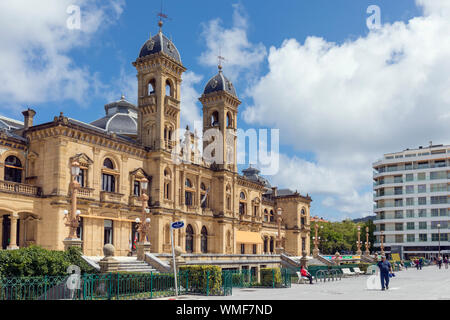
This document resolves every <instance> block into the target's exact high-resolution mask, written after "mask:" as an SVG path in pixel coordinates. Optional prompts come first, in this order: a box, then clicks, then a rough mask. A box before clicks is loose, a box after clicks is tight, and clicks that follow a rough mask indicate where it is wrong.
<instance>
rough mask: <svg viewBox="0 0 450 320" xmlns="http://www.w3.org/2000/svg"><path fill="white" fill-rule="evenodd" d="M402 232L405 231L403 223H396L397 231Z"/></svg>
mask: <svg viewBox="0 0 450 320" xmlns="http://www.w3.org/2000/svg"><path fill="white" fill-rule="evenodd" d="M402 230H403V223H396V224H395V231H402Z"/></svg>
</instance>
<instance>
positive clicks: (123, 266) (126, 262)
mask: <svg viewBox="0 0 450 320" xmlns="http://www.w3.org/2000/svg"><path fill="white" fill-rule="evenodd" d="M102 258H103V257H98V256H96V257H83V259H84V260H86V261H87V262H88V263H90V264H91V265H93V266H95V265H97V266H98V263H99V261H100V260H101V259H102ZM114 259H116V260H117V261H119V271H123V272H140V273H150V272H153V273H158V272H159V271H158V270H156V269H155V268H153V267H152V266H151V265H149V264H148V263H146V262H144V261H138V260H137V258H136V257H114ZM98 269H100V267H98Z"/></svg>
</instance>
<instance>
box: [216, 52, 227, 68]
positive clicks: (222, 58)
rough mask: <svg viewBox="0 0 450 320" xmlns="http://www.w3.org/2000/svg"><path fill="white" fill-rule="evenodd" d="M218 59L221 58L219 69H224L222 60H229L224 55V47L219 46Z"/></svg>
mask: <svg viewBox="0 0 450 320" xmlns="http://www.w3.org/2000/svg"><path fill="white" fill-rule="evenodd" d="M217 59H218V60H219V65H218V67H219V70H222V62H223V61H226V60H227V59H225V58H224V57H223V56H222V48H219V55H218V56H217Z"/></svg>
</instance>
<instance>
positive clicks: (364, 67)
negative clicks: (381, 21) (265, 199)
mask: <svg viewBox="0 0 450 320" xmlns="http://www.w3.org/2000/svg"><path fill="white" fill-rule="evenodd" d="M417 3H418V4H419V5H421V6H423V8H424V16H423V17H416V18H413V19H411V20H410V21H408V22H407V23H404V22H396V23H394V24H385V25H383V26H382V28H381V29H380V30H378V31H371V32H370V33H369V34H368V35H367V36H365V37H360V38H358V39H356V40H348V41H346V42H344V43H342V44H336V43H331V42H327V41H326V40H325V39H322V38H318V37H314V36H311V37H308V38H307V39H306V40H305V43H304V44H301V43H299V42H298V41H297V40H295V39H288V40H285V41H284V42H283V44H282V45H281V47H280V48H275V47H271V48H270V52H269V56H268V64H269V70H270V71H269V72H268V73H267V74H266V75H264V76H263V77H261V78H260V79H259V81H258V82H257V83H256V84H255V85H254V86H252V87H251V89H250V90H249V92H250V95H251V97H252V98H253V102H254V104H253V105H252V106H250V107H248V108H247V109H246V110H245V111H244V115H243V116H244V119H245V120H246V121H247V122H248V123H256V124H260V125H267V126H274V127H276V128H281V129H280V136H281V141H282V142H283V143H284V144H291V145H292V146H294V148H295V149H296V150H303V151H308V152H311V153H313V154H314V155H315V160H316V161H315V162H308V161H305V160H301V159H297V158H293V159H284V163H285V165H283V161H282V164H281V165H280V168H281V169H280V173H279V176H280V177H282V178H277V177H275V176H274V177H272V179H275V180H278V179H279V180H280V181H279V183H280V184H284V185H287V186H293V185H294V184H295V185H297V186H298V185H300V186H302V188H303V189H304V191H305V192H309V193H313V192H316V193H319V194H326V195H327V196H328V198H327V199H326V200H325V201H324V202H323V203H322V204H323V205H324V206H330V207H334V209H336V210H340V211H341V212H347V213H351V212H354V213H356V212H360V211H366V210H368V209H370V210H371V205H372V195H371V194H367V193H364V191H362V190H364V189H365V190H367V189H370V187H371V182H372V181H371V163H372V162H374V161H376V160H377V158H380V157H381V156H382V155H383V154H384V153H388V152H393V151H399V150H402V149H404V148H411V147H417V146H418V145H420V144H427V143H428V141H430V140H432V141H433V142H435V143H439V142H440V143H449V141H448V140H445V139H448V137H450V126H448V114H449V113H448V110H449V107H450V77H449V76H448V75H449V74H450V38H449V37H448V35H449V34H450V19H449V16H450V2H448V1H432V0H430V1H425V0H420V1H417ZM295 170H297V171H295ZM293 172H296V173H295V174H294V173H293Z"/></svg>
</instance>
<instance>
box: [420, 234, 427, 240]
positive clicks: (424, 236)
mask: <svg viewBox="0 0 450 320" xmlns="http://www.w3.org/2000/svg"><path fill="white" fill-rule="evenodd" d="M419 241H421V242H426V241H428V240H427V234H426V233H421V234H419Z"/></svg>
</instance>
